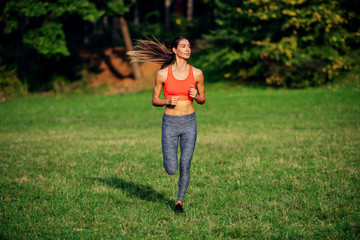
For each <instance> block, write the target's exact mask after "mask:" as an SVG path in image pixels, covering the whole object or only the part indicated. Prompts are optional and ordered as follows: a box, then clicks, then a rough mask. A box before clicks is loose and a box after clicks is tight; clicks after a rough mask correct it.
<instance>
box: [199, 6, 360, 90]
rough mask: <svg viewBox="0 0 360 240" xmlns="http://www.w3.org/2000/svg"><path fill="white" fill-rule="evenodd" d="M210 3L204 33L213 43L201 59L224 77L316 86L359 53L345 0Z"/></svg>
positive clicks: (353, 21) (354, 17)
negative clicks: (209, 23)
mask: <svg viewBox="0 0 360 240" xmlns="http://www.w3.org/2000/svg"><path fill="white" fill-rule="evenodd" d="M213 3H214V4H215V5H216V8H217V9H218V17H217V18H216V22H217V26H218V27H217V29H216V30H214V31H213V32H212V34H211V35H207V36H206V38H207V39H209V40H212V41H216V44H214V45H212V46H211V47H209V48H208V51H209V53H208V54H207V55H206V56H204V57H203V59H202V62H204V64H203V65H204V67H205V68H206V67H207V68H211V67H212V66H216V68H217V69H218V70H219V69H222V70H223V74H224V76H225V77H226V78H229V79H240V80H242V81H253V80H261V81H263V80H265V81H266V83H267V84H274V85H279V86H285V87H307V86H317V85H321V84H323V83H325V82H326V81H329V80H331V79H332V78H333V77H334V75H336V74H338V72H339V71H340V70H346V69H348V68H351V66H352V65H353V64H354V63H355V59H357V58H358V56H359V50H358V47H359V45H358V43H359V37H358V36H359V35H360V29H359V25H358V16H357V14H356V13H355V10H354V7H355V4H351V2H350V1H336V0H332V1H306V0H277V1H269V0H244V1H229V0H227V1H219V0H215V1H214V2H213ZM355 9H356V7H355ZM349 26H352V27H351V28H350V27H349ZM213 70H214V71H215V70H216V69H213Z"/></svg>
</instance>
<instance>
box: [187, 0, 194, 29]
mask: <svg viewBox="0 0 360 240" xmlns="http://www.w3.org/2000/svg"><path fill="white" fill-rule="evenodd" d="M193 11H194V1H193V0H187V14H186V19H187V20H188V22H189V23H190V24H191V23H192V20H193Z"/></svg>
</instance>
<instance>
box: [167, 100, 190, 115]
mask: <svg viewBox="0 0 360 240" xmlns="http://www.w3.org/2000/svg"><path fill="white" fill-rule="evenodd" d="M193 112H195V108H194V105H193V102H192V101H189V100H179V101H178V102H177V104H176V105H175V106H166V108H165V114H167V115H172V116H183V115H188V114H191V113H193Z"/></svg>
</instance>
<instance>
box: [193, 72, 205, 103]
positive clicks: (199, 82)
mask: <svg viewBox="0 0 360 240" xmlns="http://www.w3.org/2000/svg"><path fill="white" fill-rule="evenodd" d="M198 71H199V73H198V74H196V76H195V82H196V87H197V90H198V94H197V95H196V96H195V97H194V99H195V101H196V102H197V103H198V104H204V103H205V101H206V97H205V86H204V75H203V73H202V71H201V70H198Z"/></svg>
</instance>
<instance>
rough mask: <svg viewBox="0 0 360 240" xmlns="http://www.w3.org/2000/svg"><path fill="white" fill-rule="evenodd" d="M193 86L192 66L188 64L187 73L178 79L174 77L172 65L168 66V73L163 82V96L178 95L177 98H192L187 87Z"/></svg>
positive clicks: (166, 97) (168, 97)
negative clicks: (182, 78)
mask: <svg viewBox="0 0 360 240" xmlns="http://www.w3.org/2000/svg"><path fill="white" fill-rule="evenodd" d="M191 87H195V79H194V74H193V70H192V67H191V66H190V65H189V75H188V76H187V78H186V79H184V80H178V79H176V78H175V77H174V75H173V72H172V65H170V66H169V67H168V75H167V78H166V81H165V84H164V97H165V99H170V98H171V97H175V96H179V100H190V101H193V98H192V97H190V96H189V89H190V88H191Z"/></svg>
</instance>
